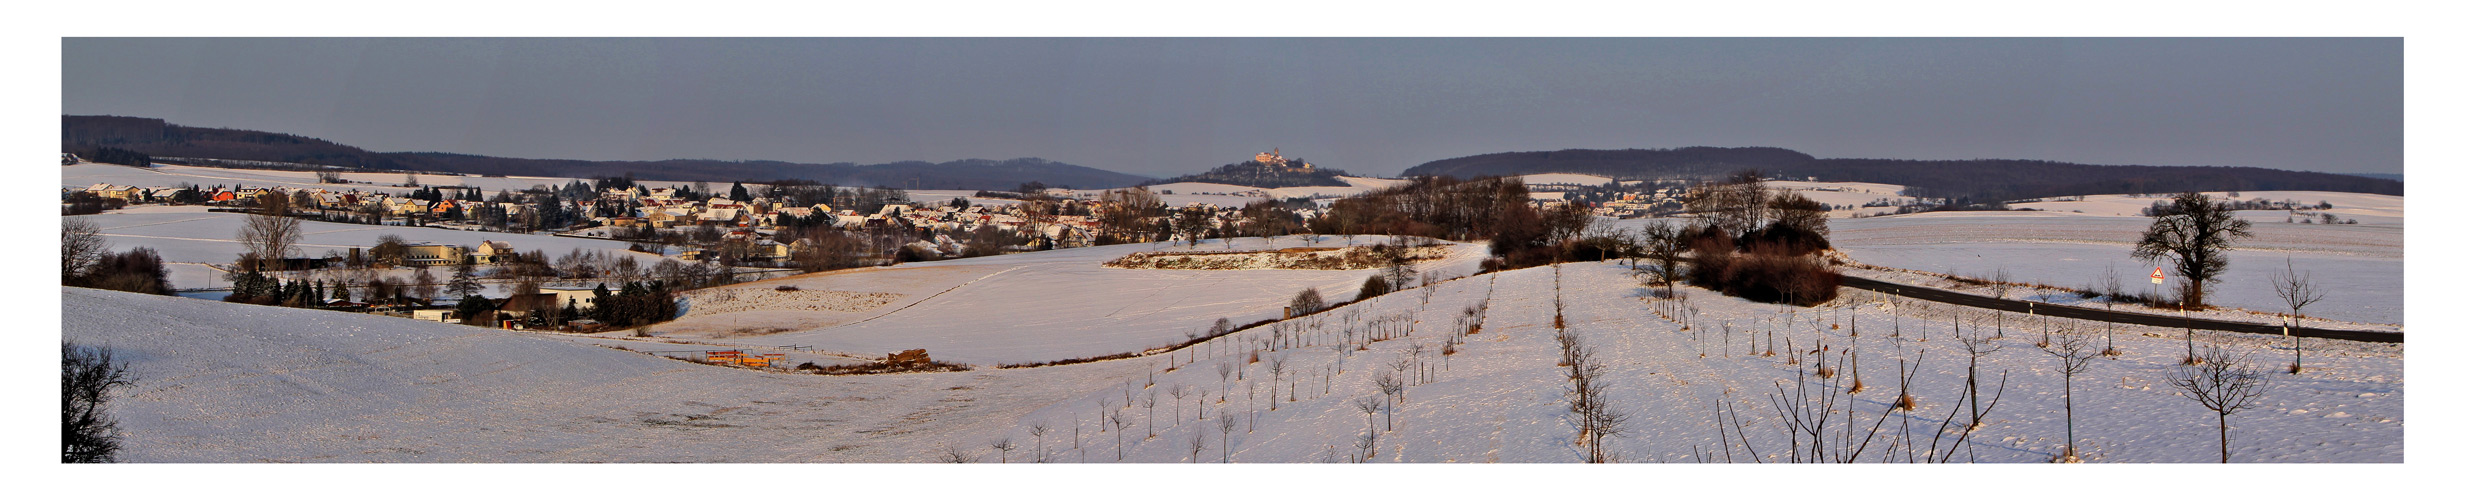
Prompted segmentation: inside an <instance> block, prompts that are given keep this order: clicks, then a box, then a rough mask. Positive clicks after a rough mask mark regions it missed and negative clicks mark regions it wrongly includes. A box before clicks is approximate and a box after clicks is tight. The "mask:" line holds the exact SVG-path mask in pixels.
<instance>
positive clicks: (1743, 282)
mask: <svg viewBox="0 0 2465 500" xmlns="http://www.w3.org/2000/svg"><path fill="white" fill-rule="evenodd" d="M1734 245H1735V243H1733V242H1732V241H1731V240H1730V239H1729V238H1728V236H1727V235H1726V234H1724V233H1723V232H1722V231H1721V230H1720V229H1719V228H1705V229H1702V230H1699V231H1696V232H1695V237H1694V245H1693V248H1694V252H1695V265H1694V266H1693V267H1692V268H1690V269H1688V271H1687V273H1686V274H1687V276H1686V279H1687V281H1688V282H1690V283H1693V284H1694V285H1695V286H1700V287H1704V288H1706V289H1711V290H1714V291H1718V292H1720V293H1721V294H1723V295H1729V296H1733V297H1739V298H1744V299H1747V300H1753V301H1759V302H1793V303H1795V304H1797V305H1814V304H1820V303H1823V302H1827V301H1830V300H1832V298H1833V297H1834V296H1836V295H1838V294H1839V291H1840V290H1839V289H1840V273H1838V272H1835V271H1833V270H1832V269H1831V266H1828V265H1825V264H1824V263H1823V261H1822V260H1821V259H1819V258H1817V257H1816V255H1814V254H1811V253H1804V254H1791V253H1790V252H1792V251H1794V250H1795V249H1794V248H1793V247H1792V246H1791V245H1788V244H1773V243H1769V242H1764V243H1758V244H1756V246H1755V247H1754V248H1753V250H1752V251H1748V252H1743V253H1741V252H1737V251H1736V250H1735V246H1734Z"/></svg>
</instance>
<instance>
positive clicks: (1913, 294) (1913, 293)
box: [1840, 275, 2405, 343]
mask: <svg viewBox="0 0 2465 500" xmlns="http://www.w3.org/2000/svg"><path fill="white" fill-rule="evenodd" d="M1840 280H1841V283H1840V284H1842V285H1845V286H1848V287H1850V288H1857V289H1861V290H1871V291H1875V292H1881V293H1888V294H1892V295H1898V296H1902V297H1908V298H1912V299H1919V300H1929V301H1934V302H1941V303H1945V304H1952V305H1960V306H1968V307H1976V308H1982V309H1995V310H2002V311H2011V312H2032V311H2033V312H2036V313H2037V314H2043V315H2047V316H2053V317H2057V318H2077V319H2085V320H2091V321H2112V322H2115V323H2128V324H2135V325H2148V326H2162V327H2171V328H2182V327H2183V325H2184V324H2185V323H2186V322H2187V323H2189V324H2190V327H2191V329H2194V330H2216V331H2227V332H2243V333H2263V334H2281V333H2284V330H2283V329H2282V327H2280V326H2278V325H2267V324H2257V323H2237V322H2232V321H2216V320H2207V319H2198V318H2191V319H2184V318H2183V317H2182V316H2163V315H2154V314H2139V313H2128V312H2113V311H2107V310H2104V309H2090V308H2083V307H2071V306H2064V305H2055V304H2046V303H2041V302H2027V301H2019V300H2006V299H1997V298H1994V297H1985V296H1979V295H1970V294H1965V293H1959V292H1953V291H1947V290H1941V289H1935V288H1926V287H1919V286H1910V285H1903V284H1899V283H1892V282H1886V281H1875V280H1871V279H1866V278H1859V277H1855V276H1846V275H1843V276H1841V277H1840ZM2294 335H2295V336H2298V337H2312V338H2324V339H2342V340H2359V341H2363V342H2388V343H2404V342H2405V334H2404V333H2397V332H2365V331H2355V330H2331V329H2325V328H2310V327H2303V328H2297V329H2295V330H2294Z"/></svg>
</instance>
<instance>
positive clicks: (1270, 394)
mask: <svg viewBox="0 0 2465 500" xmlns="http://www.w3.org/2000/svg"><path fill="white" fill-rule="evenodd" d="M1290 357H1291V356H1288V355H1281V354H1279V355H1276V356H1275V357H1272V358H1267V373H1268V374H1269V375H1271V376H1272V377H1273V378H1270V379H1268V381H1267V411H1275V400H1276V396H1277V394H1278V393H1277V392H1276V389H1277V388H1279V387H1281V386H1282V385H1283V383H1284V371H1285V370H1286V366H1285V362H1284V361H1285V359H1286V358H1290Z"/></svg>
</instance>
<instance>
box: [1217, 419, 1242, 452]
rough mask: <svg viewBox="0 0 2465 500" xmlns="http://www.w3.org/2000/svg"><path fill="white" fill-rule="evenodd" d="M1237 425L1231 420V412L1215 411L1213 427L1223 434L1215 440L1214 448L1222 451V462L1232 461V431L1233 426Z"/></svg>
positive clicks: (1237, 425) (1237, 424)
mask: <svg viewBox="0 0 2465 500" xmlns="http://www.w3.org/2000/svg"><path fill="white" fill-rule="evenodd" d="M1239 426H1240V424H1239V423H1237V422H1234V421H1233V416H1232V414H1231V413H1224V412H1216V414H1215V429H1216V431H1217V432H1218V433H1220V434H1222V435H1223V436H1224V438H1223V439H1219V440H1216V444H1217V446H1216V449H1218V450H1222V451H1223V452H1224V463H1228V464H1229V463H1232V431H1233V428H1235V427H1239Z"/></svg>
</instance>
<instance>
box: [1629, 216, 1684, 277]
mask: <svg viewBox="0 0 2465 500" xmlns="http://www.w3.org/2000/svg"><path fill="white" fill-rule="evenodd" d="M1640 251H1641V253H1642V254H1643V259H1644V260H1647V261H1651V263H1652V268H1651V269H1648V270H1643V271H1642V272H1643V275H1644V276H1646V277H1648V278H1649V279H1646V280H1645V281H1644V284H1645V285H1651V284H1653V283H1655V282H1657V283H1660V284H1661V285H1662V286H1664V287H1666V290H1667V291H1668V294H1671V295H1674V294H1676V293H1677V280H1678V257H1679V256H1680V255H1683V254H1685V253H1686V238H1685V230H1684V229H1681V228H1679V227H1677V225H1675V224H1670V223H1669V221H1667V220H1655V221H1652V223H1651V224H1649V225H1646V226H1644V227H1643V244H1642V245H1641V248H1640Z"/></svg>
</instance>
